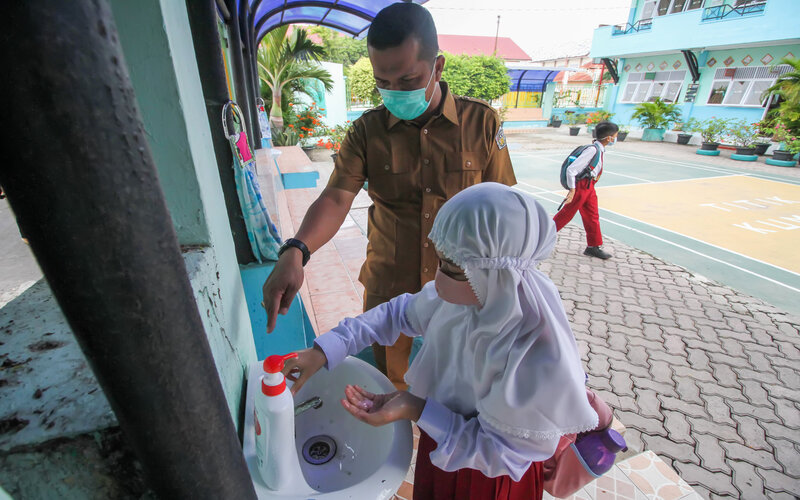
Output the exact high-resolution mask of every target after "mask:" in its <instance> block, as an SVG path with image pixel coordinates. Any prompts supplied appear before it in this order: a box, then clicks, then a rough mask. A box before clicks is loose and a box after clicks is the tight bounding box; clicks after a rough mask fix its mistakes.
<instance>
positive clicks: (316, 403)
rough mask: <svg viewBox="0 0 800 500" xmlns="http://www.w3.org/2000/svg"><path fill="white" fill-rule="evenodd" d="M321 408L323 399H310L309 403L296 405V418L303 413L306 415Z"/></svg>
mask: <svg viewBox="0 0 800 500" xmlns="http://www.w3.org/2000/svg"><path fill="white" fill-rule="evenodd" d="M321 406H322V399H320V398H319V397H316V396H315V397H313V398H311V399H309V400H308V401H304V402H302V403H300V404H298V405H296V406H295V407H294V416H295V417H296V416H298V415H300V414H301V413H305V412H306V411H308V410H310V409H312V408H313V409H315V410H316V409H317V408H320V407H321Z"/></svg>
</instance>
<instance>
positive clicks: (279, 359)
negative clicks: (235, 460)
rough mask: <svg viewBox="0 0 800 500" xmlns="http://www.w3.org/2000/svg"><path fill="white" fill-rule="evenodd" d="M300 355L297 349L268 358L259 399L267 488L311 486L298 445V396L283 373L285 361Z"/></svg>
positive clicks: (262, 465)
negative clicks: (287, 382)
mask: <svg viewBox="0 0 800 500" xmlns="http://www.w3.org/2000/svg"><path fill="white" fill-rule="evenodd" d="M296 357H297V353H296V352H293V353H290V354H287V355H285V356H278V355H274V356H269V357H267V359H265V360H264V372H265V374H264V375H263V376H262V377H261V392H260V393H258V394H256V398H255V411H256V455H257V456H258V469H259V471H260V472H261V477H262V479H263V480H264V482H265V483H266V484H267V487H268V488H269V489H271V490H273V491H276V492H287V491H293V492H296V491H298V490H300V489H305V488H307V483H306V481H305V479H304V478H303V472H302V471H301V470H300V460H299V459H298V457H297V448H296V446H295V438H294V399H293V398H292V393H291V391H290V390H289V389H288V388H287V387H286V379H285V378H284V376H283V374H282V373H281V370H283V366H284V361H286V360H287V359H289V358H296Z"/></svg>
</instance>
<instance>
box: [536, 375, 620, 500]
mask: <svg viewBox="0 0 800 500" xmlns="http://www.w3.org/2000/svg"><path fill="white" fill-rule="evenodd" d="M586 397H587V398H588V399H589V404H590V405H592V408H593V409H594V411H596V412H597V416H598V417H599V424H598V426H597V427H596V428H595V429H594V430H592V431H590V432H586V433H583V434H580V435H577V434H566V435H564V436H561V439H560V440H559V442H558V447H557V448H556V452H555V454H553V456H552V457H550V458H549V459H547V460H546V461H545V462H544V464H543V466H544V489H545V491H547V492H548V493H550V494H551V495H553V496H554V497H556V498H564V497H568V496H570V495H572V494H573V493H575V492H576V491H578V490H579V489H581V488H583V487H584V486H586V485H587V484H589V483H591V482H592V481H594V480H595V479H597V478H598V477H600V476H602V475H603V474H605V473H606V472H608V471H609V470H610V469H611V467H613V466H614V460H615V459H616V456H617V453H618V452H620V451H623V450H627V447H626V445H625V439H624V438H623V437H622V436H621V435H620V434H619V433H618V432H617V431H615V430H613V429H611V428H610V426H611V421H612V419H613V415H612V413H611V408H609V406H608V405H607V404H606V403H605V401H603V400H601V399H600V398H599V397H598V396H597V394H595V393H594V392H592V391H590V390H589V389H586Z"/></svg>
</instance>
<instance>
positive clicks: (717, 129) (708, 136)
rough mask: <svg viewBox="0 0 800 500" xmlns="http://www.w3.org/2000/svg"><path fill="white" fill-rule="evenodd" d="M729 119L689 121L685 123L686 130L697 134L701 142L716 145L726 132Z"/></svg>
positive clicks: (712, 118)
mask: <svg viewBox="0 0 800 500" xmlns="http://www.w3.org/2000/svg"><path fill="white" fill-rule="evenodd" d="M729 126H730V119H727V118H714V117H711V118H709V119H707V120H702V121H701V120H697V119H694V118H692V119H690V120H689V121H688V122H686V127H685V128H686V130H688V131H689V132H698V133H700V136H701V137H702V139H703V142H707V143H711V144H717V143H719V140H720V138H722V136H723V135H725V133H726V132H727V131H728V128H729Z"/></svg>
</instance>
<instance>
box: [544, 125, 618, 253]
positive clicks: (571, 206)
mask: <svg viewBox="0 0 800 500" xmlns="http://www.w3.org/2000/svg"><path fill="white" fill-rule="evenodd" d="M594 130H595V132H596V133H597V139H596V140H595V141H594V142H593V143H592V145H593V146H594V147H588V148H586V149H584V151H583V152H582V153H581V155H580V156H578V158H576V159H575V161H574V162H572V164H571V165H569V166H568V167H567V179H566V180H567V186H569V193H568V194H567V198H566V199H565V200H564V206H563V208H561V210H559V211H558V213H557V214H556V215H555V217H553V221H554V222H555V223H556V231H560V230H561V228H562V227H564V226H566V225H567V223H568V222H569V221H571V220H572V218H573V217H575V212H578V211H580V213H581V219H583V229H584V230H585V231H586V245H587V246H586V250H584V251H583V254H584V255H589V256H591V257H597V258H598V259H603V260H605V259H610V258H611V254H610V253H608V252H606V251H604V250H603V249H602V248H601V246H602V244H603V235H602V234H600V214H599V212H598V209H597V193H596V192H595V190H594V185H595V183H596V182H597V180H598V179H599V178H600V174H601V173H602V172H603V154H604V153H605V150H606V148H607V147H608V146H612V145H614V143H616V142H617V133H618V132H619V127H618V126H617V125H616V124H614V123H611V122H600V123H598V124H597V126H596V127H595V129H594ZM596 156H599V158H598V159H597V161H596V162H595V161H594V159H595V157H596ZM591 164H595V166H594V168H592V166H591Z"/></svg>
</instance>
